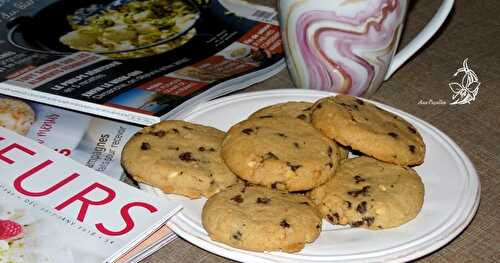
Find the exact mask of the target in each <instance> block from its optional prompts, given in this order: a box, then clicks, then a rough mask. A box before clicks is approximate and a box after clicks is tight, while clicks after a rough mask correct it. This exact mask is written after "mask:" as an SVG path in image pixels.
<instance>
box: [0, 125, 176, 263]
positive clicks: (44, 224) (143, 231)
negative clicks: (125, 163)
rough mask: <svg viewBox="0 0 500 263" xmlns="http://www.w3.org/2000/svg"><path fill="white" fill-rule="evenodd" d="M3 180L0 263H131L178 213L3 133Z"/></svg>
mask: <svg viewBox="0 0 500 263" xmlns="http://www.w3.org/2000/svg"><path fill="white" fill-rule="evenodd" d="M0 173H1V174H2V176H1V177H0V196H1V200H2V203H1V204H0V261H1V262H65V263H71V262H125V261H127V260H129V259H130V260H132V261H134V258H142V257H141V254H142V253H145V254H148V252H147V248H148V247H152V248H155V247H156V246H157V244H158V243H160V244H161V243H162V242H164V241H163V239H162V236H164V235H165V234H167V233H168V229H166V227H165V222H166V220H167V219H168V218H170V217H171V216H173V215H174V214H175V213H176V212H177V211H179V210H180V209H181V206H179V205H177V204H176V203H175V202H173V201H169V202H166V201H165V199H160V198H157V197H154V196H152V195H148V194H146V193H144V192H142V191H140V190H139V189H136V188H134V187H131V186H128V185H126V184H124V183H122V182H119V181H117V180H114V179H112V178H109V177H107V176H104V175H102V174H100V173H98V172H96V171H94V170H92V169H90V168H88V167H85V166H83V165H81V164H79V163H77V162H75V161H73V160H71V159H70V158H67V157H65V156H63V155H61V154H58V153H56V152H55V151H53V150H51V149H49V148H46V147H45V146H43V145H40V144H39V143H36V142H35V141H33V140H30V139H28V138H26V137H23V136H21V135H18V134H16V133H14V132H12V131H10V130H7V129H4V128H0ZM165 230H167V231H165ZM143 244H145V246H144V245H143ZM143 246H144V247H145V249H146V250H141V248H143ZM131 253H134V254H131Z"/></svg>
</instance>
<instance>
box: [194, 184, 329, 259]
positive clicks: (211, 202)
mask: <svg viewBox="0 0 500 263" xmlns="http://www.w3.org/2000/svg"><path fill="white" fill-rule="evenodd" d="M202 223H203V226H204V228H205V230H206V231H207V232H208V233H209V236H210V238H211V239H212V240H215V241H219V242H222V243H225V244H227V245H230V246H232V247H236V248H241V249H247V250H253V251H279V250H281V251H285V252H296V251H299V250H301V249H302V248H303V247H304V245H305V244H306V243H310V242H312V241H314V240H315V239H316V238H317V237H318V236H319V233H320V232H321V215H320V214H319V212H318V210H317V209H316V208H315V206H314V204H313V203H312V201H311V200H310V199H309V198H308V197H306V196H305V195H302V194H291V193H287V192H284V191H279V190H275V189H270V188H267V187H263V186H256V185H248V184H243V183H239V184H236V185H233V186H231V187H229V188H227V189H226V190H224V191H221V192H219V193H217V194H215V195H214V196H212V197H210V198H209V199H208V201H207V202H206V203H205V205H204V207H203V212H202Z"/></svg>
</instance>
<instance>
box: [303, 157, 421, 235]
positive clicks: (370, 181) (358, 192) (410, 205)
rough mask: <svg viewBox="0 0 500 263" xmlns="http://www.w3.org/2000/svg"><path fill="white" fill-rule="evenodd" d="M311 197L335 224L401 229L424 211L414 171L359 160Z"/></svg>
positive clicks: (343, 166)
mask: <svg viewBox="0 0 500 263" xmlns="http://www.w3.org/2000/svg"><path fill="white" fill-rule="evenodd" d="M309 196H310V197H311V199H312V200H313V201H314V203H315V204H316V205H318V208H319V210H320V212H321V214H322V215H323V216H324V217H325V218H326V219H327V220H328V221H329V222H331V223H332V224H340V225H346V224H348V225H351V226H354V227H364V228H369V229H385V228H392V227H397V226H400V225H402V224H404V223H406V222H408V221H410V220H411V219H413V218H415V217H416V216H417V214H418V213H419V211H420V209H421V208H422V204H423V200H424V185H423V184H422V181H421V179H420V177H419V176H418V174H417V173H416V172H415V171H414V170H413V169H411V168H407V167H402V166H399V165H394V164H390V163H385V162H381V161H378V160H376V159H373V158H370V157H357V158H353V159H349V160H347V161H344V162H342V164H341V165H340V167H339V170H338V172H337V173H336V174H335V176H334V177H333V178H332V179H331V180H329V181H328V182H327V183H325V184H324V185H321V186H319V187H318V188H315V189H313V190H312V191H311V192H310V193H309Z"/></svg>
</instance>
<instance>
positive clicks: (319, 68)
mask: <svg viewBox="0 0 500 263" xmlns="http://www.w3.org/2000/svg"><path fill="white" fill-rule="evenodd" d="M278 1H279V2H278V12H279V17H280V26H281V36H282V39H283V44H284V47H285V54H286V60H287V65H288V71H289V72H290V75H291V77H292V80H293V82H294V84H295V85H296V86H297V88H307V89H318V90H327V91H334V92H338V93H343V94H351V95H356V96H369V95H370V94H372V93H373V92H374V91H376V90H377V88H378V87H380V85H381V84H382V82H383V81H384V80H387V79H388V78H389V77H390V76H391V75H392V74H393V73H394V72H395V71H396V70H397V69H398V68H399V67H400V66H401V65H402V64H403V63H404V62H405V61H406V60H408V59H409V58H410V57H411V56H412V55H413V54H415V52H417V50H418V49H420V48H421V47H422V46H423V45H424V44H425V43H426V42H427V41H428V40H429V39H430V38H431V37H432V35H434V33H436V31H437V30H438V29H439V27H440V26H441V25H442V24H443V23H444V21H445V20H446V17H447V16H448V14H449V13H450V11H451V9H452V7H453V2H454V0H443V2H442V4H441V7H440V8H439V9H438V11H437V13H436V14H435V15H434V17H433V18H432V19H431V21H429V23H428V24H427V25H426V26H425V27H424V29H423V30H422V31H421V32H420V33H419V34H418V35H417V36H416V37H415V38H414V39H413V40H412V41H411V42H410V43H409V44H408V45H407V46H406V47H404V48H403V49H401V50H400V51H399V52H398V53H397V54H395V55H394V53H395V52H396V49H397V46H398V43H399V38H400V36H401V31H402V29H403V24H404V18H405V15H406V12H407V7H408V2H409V0H278Z"/></svg>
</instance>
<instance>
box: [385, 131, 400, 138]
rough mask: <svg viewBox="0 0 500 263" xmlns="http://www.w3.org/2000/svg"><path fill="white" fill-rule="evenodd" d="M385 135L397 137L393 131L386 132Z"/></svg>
mask: <svg viewBox="0 0 500 263" xmlns="http://www.w3.org/2000/svg"><path fill="white" fill-rule="evenodd" d="M387 135H389V136H391V137H392V138H394V139H396V138H398V134H397V133H394V132H389V133H387Z"/></svg>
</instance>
